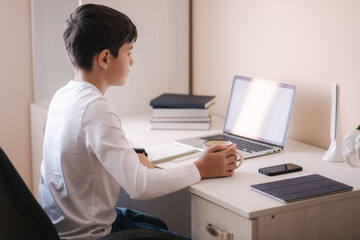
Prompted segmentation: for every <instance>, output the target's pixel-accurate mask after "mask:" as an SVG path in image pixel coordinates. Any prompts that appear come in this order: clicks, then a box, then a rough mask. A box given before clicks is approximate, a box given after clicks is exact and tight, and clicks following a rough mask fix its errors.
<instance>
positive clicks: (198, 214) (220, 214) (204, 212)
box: [191, 194, 257, 240]
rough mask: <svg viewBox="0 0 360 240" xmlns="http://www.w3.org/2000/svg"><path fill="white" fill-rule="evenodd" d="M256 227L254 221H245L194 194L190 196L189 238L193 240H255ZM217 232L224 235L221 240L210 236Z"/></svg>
mask: <svg viewBox="0 0 360 240" xmlns="http://www.w3.org/2000/svg"><path fill="white" fill-rule="evenodd" d="M209 224H211V228H210V229H207V226H208V225H209ZM256 225H257V221H256V220H250V219H246V218H244V217H241V216H240V215H237V214H235V213H233V212H231V211H229V210H227V209H225V208H223V207H220V206H218V205H216V204H214V203H211V202H209V201H207V200H205V199H203V198H200V197H198V196H196V195H194V194H192V195H191V236H192V239H193V240H215V239H229V240H230V239H234V240H240V239H241V240H242V239H257V238H256ZM217 230H219V231H221V232H223V233H225V234H224V237H223V238H221V237H214V236H212V235H211V233H210V232H213V233H214V234H216V231H217ZM220 234H221V233H220ZM230 236H232V237H233V238H231V237H230Z"/></svg>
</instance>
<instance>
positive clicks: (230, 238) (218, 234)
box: [206, 223, 234, 240]
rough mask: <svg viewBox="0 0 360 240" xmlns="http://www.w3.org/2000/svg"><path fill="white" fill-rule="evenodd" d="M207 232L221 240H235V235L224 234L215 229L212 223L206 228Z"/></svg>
mask: <svg viewBox="0 0 360 240" xmlns="http://www.w3.org/2000/svg"><path fill="white" fill-rule="evenodd" d="M206 231H208V232H209V233H210V234H211V236H214V237H218V238H219V239H222V240H233V239H234V234H233V233H227V232H222V231H221V230H219V229H217V228H216V227H214V226H213V225H212V224H211V223H208V225H207V226H206Z"/></svg>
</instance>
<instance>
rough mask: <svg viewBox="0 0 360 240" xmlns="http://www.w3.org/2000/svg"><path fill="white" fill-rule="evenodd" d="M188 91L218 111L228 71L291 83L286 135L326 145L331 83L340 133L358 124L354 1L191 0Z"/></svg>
mask: <svg viewBox="0 0 360 240" xmlns="http://www.w3.org/2000/svg"><path fill="white" fill-rule="evenodd" d="M192 3H193V35H192V39H193V46H192V49H193V66H192V68H193V89H194V90H193V91H194V93H198V94H214V95H216V96H217V103H216V104H215V105H214V108H213V110H214V112H215V113H216V114H218V115H222V116H224V115H225V111H226V106H227V101H228V95H229V92H230V87H231V82H232V78H233V76H234V75H235V74H240V75H241V74H242V75H248V76H252V77H259V78H265V79H270V80H275V81H282V82H290V83H293V84H296V85H297V87H298V91H297V96H296V99H295V106H294V111H293V116H292V121H291V124H290V130H289V135H290V137H293V138H296V139H298V140H300V141H304V142H307V143H311V144H314V145H317V146H320V147H323V148H328V146H329V143H330V134H329V129H330V98H331V83H332V82H337V83H338V84H339V85H340V95H341V96H340V116H339V138H340V141H342V138H343V136H344V134H345V132H347V131H349V130H350V129H355V128H356V127H357V126H358V125H359V124H360V107H359V106H358V105H359V104H358V102H359V97H358V96H359V94H358V93H359V90H360V79H359V78H360V67H359V63H360V44H359V43H360V31H359V29H360V14H359V13H360V1H357V0H343V1H339V0H317V1H313V0H290V1H289V0H274V1H267V0H251V1H249V0H224V1H216V0H195V1H193V2H192Z"/></svg>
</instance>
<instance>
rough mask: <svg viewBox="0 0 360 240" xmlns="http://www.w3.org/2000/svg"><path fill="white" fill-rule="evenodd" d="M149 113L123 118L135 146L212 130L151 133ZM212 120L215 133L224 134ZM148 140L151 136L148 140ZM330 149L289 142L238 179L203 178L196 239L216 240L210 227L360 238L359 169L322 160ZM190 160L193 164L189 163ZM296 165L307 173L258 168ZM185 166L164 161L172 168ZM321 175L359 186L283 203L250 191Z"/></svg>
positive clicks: (243, 233) (242, 233)
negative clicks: (263, 172)
mask: <svg viewBox="0 0 360 240" xmlns="http://www.w3.org/2000/svg"><path fill="white" fill-rule="evenodd" d="M149 121H150V115H144V116H135V117H128V118H122V122H123V127H124V129H125V131H126V133H127V136H128V138H129V139H130V140H132V141H133V142H134V143H136V145H138V146H143V147H145V148H146V147H150V146H154V145H157V144H161V143H166V142H172V141H173V140H175V139H180V138H184V137H189V136H195V135H200V134H207V133H208V132H207V131H162V130H156V131H155V130H154V131H151V130H150V122H149ZM221 127H222V121H221V119H219V118H213V126H212V129H211V131H210V132H217V131H221ZM144 136H146V137H144ZM324 153H325V150H324V149H320V148H316V147H313V146H310V145H307V144H303V143H301V142H298V141H294V140H291V139H288V140H287V143H286V146H285V150H284V151H283V152H281V153H277V154H272V155H267V156H264V157H257V158H253V159H248V160H245V162H244V163H243V165H242V166H241V167H240V168H239V169H237V170H236V172H235V174H234V176H232V177H229V178H217V179H208V180H202V181H201V182H199V183H197V184H195V185H193V186H191V187H190V188H189V191H190V192H191V222H192V223H191V224H192V238H193V239H195V240H196V239H217V238H213V237H211V236H210V234H209V233H208V232H207V231H206V230H205V227H206V225H207V223H211V224H213V225H214V226H216V227H218V228H219V229H221V230H223V231H225V232H231V233H233V234H234V239H277V240H278V239H291V240H292V239H360V191H359V189H360V170H359V169H354V168H351V167H349V166H347V165H346V164H345V163H344V162H343V163H328V162H324V161H322V156H323V155H324ZM189 161H191V160H189ZM287 162H292V163H295V164H298V165H300V166H302V167H303V171H301V172H297V173H291V174H286V175H280V176H274V177H268V176H264V175H261V174H259V173H258V172H257V170H258V168H260V167H264V166H269V165H275V164H281V163H287ZM177 164H182V163H181V162H180V163H172V162H170V163H164V164H163V165H162V166H163V167H173V166H176V165H177ZM313 173H317V174H321V175H323V176H326V177H329V178H332V179H334V180H337V181H340V182H342V183H345V184H348V185H351V186H353V187H354V191H352V192H347V193H341V194H336V195H330V196H325V197H319V198H313V199H309V200H304V201H299V202H295V203H291V204H284V203H281V202H279V201H277V200H274V199H272V198H270V197H267V196H265V195H262V194H260V193H258V192H255V191H253V190H251V189H250V185H252V184H257V183H263V182H269V181H275V180H281V179H287V178H292V177H298V176H303V175H309V174H313Z"/></svg>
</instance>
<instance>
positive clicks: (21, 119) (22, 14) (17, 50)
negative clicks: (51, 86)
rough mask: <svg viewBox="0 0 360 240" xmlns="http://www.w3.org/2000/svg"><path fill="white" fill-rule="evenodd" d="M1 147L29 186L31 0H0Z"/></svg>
mask: <svg viewBox="0 0 360 240" xmlns="http://www.w3.org/2000/svg"><path fill="white" fill-rule="evenodd" d="M0 5H1V8H0V31H1V37H0V52H1V55H0V84H1V87H0V111H1V114H0V147H1V148H2V149H3V150H4V151H5V152H6V154H7V155H8V157H9V158H10V160H11V161H12V163H13V165H14V166H15V168H16V169H17V170H18V172H19V173H20V175H21V176H22V177H23V179H24V181H25V182H26V184H27V185H28V186H29V187H30V188H31V151H30V109H29V105H30V102H31V101H32V65H31V24H30V21H31V20H30V19H31V18H30V1H20V0H15V1H7V0H0Z"/></svg>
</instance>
